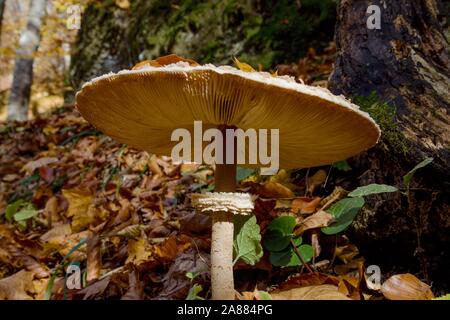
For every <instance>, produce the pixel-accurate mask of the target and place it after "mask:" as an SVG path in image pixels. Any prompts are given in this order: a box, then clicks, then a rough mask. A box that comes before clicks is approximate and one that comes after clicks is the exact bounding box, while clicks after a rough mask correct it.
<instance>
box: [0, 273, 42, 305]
mask: <svg viewBox="0 0 450 320" xmlns="http://www.w3.org/2000/svg"><path fill="white" fill-rule="evenodd" d="M33 277H34V273H33V272H29V271H25V270H21V271H19V272H17V273H15V274H13V275H12V276H9V277H6V278H3V279H1V280H0V300H33V297H32V296H30V294H29V293H31V292H34V285H33Z"/></svg>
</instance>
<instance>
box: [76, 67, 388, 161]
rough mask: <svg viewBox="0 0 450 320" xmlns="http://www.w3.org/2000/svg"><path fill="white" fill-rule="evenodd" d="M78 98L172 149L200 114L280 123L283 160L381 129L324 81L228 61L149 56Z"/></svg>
mask: <svg viewBox="0 0 450 320" xmlns="http://www.w3.org/2000/svg"><path fill="white" fill-rule="evenodd" d="M76 100H77V107H78V109H79V111H80V112H81V114H82V115H83V117H84V118H86V119H87V120H88V121H89V122H90V123H92V124H93V125H94V126H95V127H97V128H98V129H100V130H101V131H102V132H104V133H105V134H107V135H109V136H111V137H113V138H114V139H116V140H117V141H119V142H121V143H125V144H127V145H130V146H132V147H136V148H138V149H143V150H146V151H149V152H151V153H156V154H160V155H169V156H170V154H171V151H172V148H173V146H174V145H176V144H177V143H178V142H173V141H171V134H172V132H173V130H175V129H179V128H185V129H188V130H189V131H190V132H191V134H192V137H193V136H194V134H193V125H194V121H202V122H203V130H206V129H208V128H211V127H218V126H219V125H228V126H235V127H237V128H241V129H243V130H247V129H249V128H253V129H279V137H280V138H279V139H280V140H279V141H280V144H279V145H280V150H279V161H280V167H282V168H302V167H313V166H318V165H324V164H330V163H333V162H336V161H339V160H343V159H346V158H348V157H351V156H353V155H356V154H358V153H359V152H361V151H363V150H366V149H368V148H370V147H372V146H373V145H374V144H376V143H377V141H378V139H379V136H380V130H379V128H378V126H377V124H376V123H375V122H374V121H373V120H372V119H371V118H370V116H369V115H368V114H367V113H365V112H362V111H360V110H359V108H358V106H356V105H354V104H352V103H351V102H349V101H348V100H346V99H345V98H343V97H341V96H335V95H333V94H332V93H330V92H329V91H328V90H326V89H323V88H318V87H311V86H307V85H304V84H299V83H296V82H295V81H294V80H293V79H292V78H290V77H285V76H283V77H273V76H272V75H270V74H268V73H266V72H243V71H240V70H238V69H236V68H233V67H229V66H222V67H216V66H213V65H198V66H196V65H192V64H190V63H188V62H185V61H181V62H178V63H174V64H170V65H165V66H162V67H154V66H152V65H150V64H144V65H142V66H139V68H137V69H136V70H124V71H121V72H119V73H116V74H114V73H110V74H107V75H104V76H101V77H98V78H96V79H93V80H92V81H91V82H89V83H86V84H85V85H84V86H83V88H82V90H81V91H79V92H78V93H77V96H76ZM269 150H270V148H269ZM247 154H248V152H247Z"/></svg>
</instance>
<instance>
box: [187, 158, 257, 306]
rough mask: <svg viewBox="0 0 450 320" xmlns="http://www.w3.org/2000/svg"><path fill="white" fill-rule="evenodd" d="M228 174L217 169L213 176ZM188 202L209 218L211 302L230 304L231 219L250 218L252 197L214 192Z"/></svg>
mask: <svg viewBox="0 0 450 320" xmlns="http://www.w3.org/2000/svg"><path fill="white" fill-rule="evenodd" d="M217 167H219V168H217ZM228 170H229V168H221V167H220V166H216V174H217V173H218V174H219V176H220V174H221V171H225V172H226V171H228ZM231 170H232V168H231ZM231 170H230V171H231ZM218 171H219V172H218ZM216 179H217V178H216ZM230 180H231V179H230ZM223 182H224V181H222V183H223ZM217 183H218V182H217V180H216V184H217ZM229 183H230V184H229V186H230V187H231V186H232V185H231V183H232V182H231V181H229ZM220 185H221V182H219V189H220V188H221V186H220ZM191 200H192V204H193V205H194V207H195V208H196V209H197V211H200V212H204V213H208V214H211V215H212V221H213V226H212V239H211V291H212V298H213V299H214V300H233V299H234V296H235V294H234V280H233V234H234V225H233V216H234V215H235V214H243V215H248V214H251V212H252V211H253V208H254V205H253V201H252V197H251V195H250V194H248V193H233V192H217V193H205V194H192V195H191Z"/></svg>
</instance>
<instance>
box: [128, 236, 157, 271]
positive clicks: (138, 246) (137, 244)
mask: <svg viewBox="0 0 450 320" xmlns="http://www.w3.org/2000/svg"><path fill="white" fill-rule="evenodd" d="M127 251H128V257H127V260H126V261H125V264H127V263H133V264H134V265H139V264H141V263H143V262H146V261H148V260H149V259H151V256H152V254H153V252H152V250H150V249H148V248H146V243H145V239H144V237H143V236H140V237H139V238H138V239H137V240H129V241H128V250H127Z"/></svg>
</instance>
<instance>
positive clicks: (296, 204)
mask: <svg viewBox="0 0 450 320" xmlns="http://www.w3.org/2000/svg"><path fill="white" fill-rule="evenodd" d="M321 199H322V198H320V197H315V198H313V199H311V198H307V197H301V198H296V199H294V200H293V201H292V207H291V210H292V212H293V213H301V214H307V213H314V212H316V210H317V207H318V206H319V204H320V202H321Z"/></svg>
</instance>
